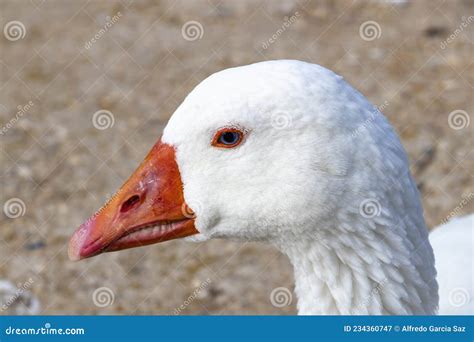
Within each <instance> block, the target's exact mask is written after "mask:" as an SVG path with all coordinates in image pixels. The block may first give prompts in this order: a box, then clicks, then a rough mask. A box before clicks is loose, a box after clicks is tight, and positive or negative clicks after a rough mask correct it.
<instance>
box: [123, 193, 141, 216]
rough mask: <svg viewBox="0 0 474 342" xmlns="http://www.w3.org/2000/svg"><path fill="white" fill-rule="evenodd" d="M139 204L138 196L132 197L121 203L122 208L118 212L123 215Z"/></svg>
mask: <svg viewBox="0 0 474 342" xmlns="http://www.w3.org/2000/svg"><path fill="white" fill-rule="evenodd" d="M139 202H140V196H138V195H133V196H132V197H130V198H129V199H128V200H126V201H125V202H123V203H122V207H121V208H120V212H121V213H125V212H127V211H129V210H130V209H132V208H134V207H136V206H137V204H138V203H139Z"/></svg>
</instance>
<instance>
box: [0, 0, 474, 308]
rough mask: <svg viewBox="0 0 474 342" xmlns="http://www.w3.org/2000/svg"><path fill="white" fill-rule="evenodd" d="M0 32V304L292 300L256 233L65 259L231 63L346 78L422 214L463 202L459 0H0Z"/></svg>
mask: <svg viewBox="0 0 474 342" xmlns="http://www.w3.org/2000/svg"><path fill="white" fill-rule="evenodd" d="M0 29H2V31H3V32H0V64H1V73H0V81H1V82H0V89H1V90H0V144H1V146H0V180H1V186H0V205H1V208H0V225H1V228H0V314H28V313H35V314H295V313H296V310H295V302H296V298H294V296H293V295H292V291H293V276H292V269H291V267H290V264H289V262H288V260H287V259H286V257H284V256H283V255H281V254H279V252H278V251H276V250H275V249H273V248H270V247H268V246H265V245H260V244H254V243H246V244H241V243H232V242H228V241H219V240H216V241H210V242H205V243H199V244H193V243H186V242H183V241H171V242H167V243H165V244H162V245H154V246H148V247H145V248H138V249H132V250H127V251H122V252H120V253H109V254H105V255H102V256H100V257H97V258H92V259H88V260H84V261H82V262H79V263H73V262H70V261H69V260H68V258H67V242H68V239H69V237H70V236H71V234H72V232H73V231H74V229H75V228H76V227H77V226H78V225H79V224H80V223H82V222H83V221H84V220H85V219H87V218H88V217H89V216H90V215H91V214H93V213H94V212H95V211H96V210H97V209H98V208H99V207H100V206H101V205H102V204H104V203H105V202H106V200H107V199H108V198H109V197H110V196H111V195H112V194H113V193H114V192H115V191H116V190H117V189H118V187H119V186H120V185H121V184H122V182H123V181H124V180H125V179H126V178H127V177H128V175H130V174H131V172H132V171H133V170H134V169H135V167H136V166H137V165H138V163H139V162H140V161H141V160H142V159H143V157H144V156H145V154H146V153H147V152H148V150H149V149H150V148H151V146H152V145H153V144H154V143H155V141H156V140H157V139H158V137H159V136H160V134H161V131H162V129H163V127H164V125H165V124H166V122H167V120H168V118H169V117H170V116H171V114H172V113H173V111H174V110H175V109H176V107H177V106H178V105H179V104H180V102H181V101H182V100H183V99H184V97H185V96H186V94H187V93H188V92H189V91H191V90H192V89H193V87H194V86H196V85H197V84H198V83H199V82H200V81H202V80H203V79H204V78H206V77H207V76H208V75H210V74H212V73H214V72H216V71H219V70H221V69H224V68H228V67H232V66H238V65H243V64H249V63H253V62H257V61H263V60H269V59H283V58H284V59H300V60H305V61H310V62H313V63H317V64H321V65H323V66H325V67H327V68H330V69H332V70H334V71H335V72H336V73H338V74H341V75H343V76H344V77H345V78H346V80H347V81H348V82H350V83H351V84H352V85H353V86H355V87H356V88H357V89H359V90H360V91H361V92H362V93H363V94H365V95H366V96H367V97H368V98H369V100H370V101H371V102H372V103H374V104H375V105H377V106H379V108H381V109H382V111H383V112H384V113H385V115H386V116H387V117H388V119H389V120H390V122H391V123H392V124H393V125H394V127H395V129H396V130H397V132H398V134H399V135H400V136H401V139H402V142H403V144H404V146H405V148H406V149H407V151H408V154H409V156H410V160H411V163H412V172H413V174H414V176H415V178H416V181H417V183H418V186H419V188H420V191H421V194H422V197H423V205H424V209H425V217H426V221H427V224H428V226H429V227H434V226H436V225H438V224H440V223H442V222H444V221H445V220H447V219H448V218H450V217H453V216H457V215H463V214H467V213H470V212H473V211H474V200H473V199H474V182H473V171H474V165H473V164H474V161H473V160H474V158H473V148H472V146H473V142H474V141H473V133H474V132H473V126H474V123H471V122H470V121H471V119H473V118H472V113H473V103H474V102H473V86H474V64H473V44H472V42H473V38H474V36H473V32H474V2H472V1H470V0H464V1H463V0H459V1H456V0H450V1H446V0H445V1H442V0H420V1H403V0H398V1H375V0H374V1H332V0H327V1H304V0H303V1H290V0H287V1H230V0H229V1H217V0H216V1H214V0H199V1H145V0H143V1H139V0H138V1H129V0H124V1H105V0H104V1H82V0H81V1H73V0H69V1H58V0H55V1H45V0H31V1H29V0H1V1H0ZM279 288H284V291H283V292H284V295H285V298H284V300H283V301H281V300H280V301H275V300H274V299H275V298H274V297H273V296H272V293H274V291H276V290H275V289H279Z"/></svg>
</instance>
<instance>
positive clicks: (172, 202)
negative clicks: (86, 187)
mask: <svg viewBox="0 0 474 342" xmlns="http://www.w3.org/2000/svg"><path fill="white" fill-rule="evenodd" d="M472 221H473V216H471V217H469V218H465V219H464V220H463V221H459V223H462V224H460V225H459V227H455V229H454V228H453V229H452V228H451V227H446V228H443V229H440V231H439V233H438V232H436V233H435V234H433V241H432V242H433V243H434V245H435V246H436V248H437V249H438V251H437V253H436V254H437V255H436V257H437V259H438V260H437V263H438V269H439V270H440V274H439V278H438V281H439V283H440V284H441V290H442V291H441V301H440V304H441V307H440V312H441V313H471V314H472V313H474V304H473V301H472V298H473V297H474V295H473V279H472V273H473V272H472V260H473V258H472V249H473V241H472V239H473V224H472ZM185 236H187V237H188V239H190V240H198V241H203V240H207V239H211V238H230V239H237V240H239V239H242V240H246V241H247V240H255V241H265V242H268V243H270V244H272V245H274V246H276V247H277V248H278V249H280V250H281V251H282V252H283V253H285V254H286V255H288V257H289V258H290V260H291V263H292V264H293V266H294V273H295V282H296V285H295V292H296V294H297V297H298V311H299V313H300V314H397V315H398V314H435V313H436V312H437V310H438V283H437V280H436V270H435V259H434V256H433V251H432V248H431V245H430V243H429V241H428V230H427V228H426V226H425V221H424V219H423V214H422V207H421V204H420V199H419V194H418V190H417V188H416V186H415V183H414V182H413V179H412V177H411V175H410V172H409V167H408V160H407V156H406V154H405V151H404V149H403V147H402V145H401V143H400V141H399V139H398V137H397V135H396V134H395V133H394V131H393V129H392V127H391V126H390V124H389V123H388V122H387V120H386V119H385V118H384V116H383V115H382V114H381V113H380V112H379V111H378V110H377V109H376V108H375V107H374V106H372V105H371V104H370V103H369V102H368V100H367V99H366V98H365V97H364V96H363V95H361V94H360V93H359V92H357V91H356V90H355V89H354V88H352V87H351V86H350V85H349V84H348V83H346V82H345V81H344V80H343V78H342V77H340V76H338V75H336V74H334V73H333V72H331V71H329V70H327V69H325V68H323V67H320V66H318V65H314V64H309V63H305V62H299V61H290V60H281V61H269V62H262V63H257V64H252V65H248V66H243V67H238V68H232V69H227V70H224V71H221V72H218V73H216V74H214V75H212V76H210V77H209V78H207V79H206V80H204V81H203V82H202V83H201V84H199V85H198V86H197V87H196V88H195V89H194V90H193V91H192V92H191V93H190V94H189V95H188V96H187V98H186V99H185V100H184V102H183V103H182V104H181V105H180V107H179V108H178V109H177V110H176V112H175V113H174V114H173V116H172V117H171V119H170V121H169V123H168V125H167V126H166V128H165V130H164V133H163V136H162V137H161V139H159V141H158V142H157V143H156V145H155V146H154V147H153V149H152V150H151V151H150V153H149V154H148V156H147V157H146V159H145V161H144V162H143V163H142V164H141V165H140V166H139V167H138V169H137V170H136V171H135V173H134V174H133V175H132V176H131V177H130V179H129V180H128V181H127V182H126V183H125V184H124V185H123V186H122V188H121V189H120V190H119V191H118V193H117V194H116V195H115V196H114V197H113V198H112V200H111V201H110V202H109V203H107V204H106V205H105V206H104V207H103V208H102V209H101V210H99V211H98V212H97V213H96V214H95V215H93V216H92V217H91V218H90V219H89V220H87V221H86V222H85V223H84V224H83V225H81V227H79V229H78V230H77V231H76V233H75V234H74V236H73V238H72V239H71V242H70V246H69V255H70V258H71V259H73V260H78V259H82V258H86V257H90V256H94V255H97V254H99V253H102V252H108V251H115V250H120V249H125V248H131V247H136V246H142V245H147V244H152V243H156V242H161V241H166V240H170V239H174V238H180V237H185ZM443 240H444V241H443ZM454 251H455V252H456V253H457V254H456V255H457V256H456V258H453V254H454V253H453V252H454ZM457 262H459V263H462V264H463V265H464V267H465V268H464V269H461V270H459V267H458V266H456V264H454V263H457ZM448 266H450V268H451V269H449V268H448ZM455 269H456V270H457V271H459V272H460V273H463V274H459V273H456V272H454V270H455ZM453 286H454V287H453ZM454 288H460V289H463V290H464V292H463V294H465V295H467V296H468V297H467V299H466V300H465V303H462V304H463V305H462V306H456V305H457V304H459V302H455V303H454V305H453V300H450V298H449V296H450V295H452V291H453V289H454ZM469 298H470V299H469Z"/></svg>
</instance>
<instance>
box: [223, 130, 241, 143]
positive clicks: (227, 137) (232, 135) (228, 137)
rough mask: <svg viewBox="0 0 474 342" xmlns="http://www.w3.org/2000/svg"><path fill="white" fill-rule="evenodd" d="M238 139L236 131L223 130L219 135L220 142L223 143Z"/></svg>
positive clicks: (234, 141)
mask: <svg viewBox="0 0 474 342" xmlns="http://www.w3.org/2000/svg"><path fill="white" fill-rule="evenodd" d="M238 140H239V133H237V132H225V133H222V135H221V137H220V141H221V143H223V144H225V145H232V144H235V143H236V142H237V141H238Z"/></svg>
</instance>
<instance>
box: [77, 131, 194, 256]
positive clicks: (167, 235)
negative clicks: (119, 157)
mask: <svg viewBox="0 0 474 342" xmlns="http://www.w3.org/2000/svg"><path fill="white" fill-rule="evenodd" d="M197 233H199V232H198V231H197V230H196V228H195V227H194V215H193V213H192V211H191V210H190V209H189V208H188V207H187V205H186V203H185V201H184V196H183V184H182V182H181V176H180V173H179V169H178V165H177V164H176V158H175V150H174V148H173V147H172V146H170V145H167V144H164V143H162V142H161V139H160V140H159V141H158V142H157V143H156V144H155V146H153V148H152V150H151V151H150V152H149V153H148V155H147V157H146V158H145V160H144V161H143V162H142V164H141V165H140V166H139V167H138V169H137V170H136V171H135V172H134V173H133V174H132V176H131V177H130V178H129V179H128V180H127V181H126V182H125V184H124V185H123V186H122V187H121V188H120V190H119V191H118V192H117V193H116V194H115V195H114V196H113V197H112V199H111V200H110V201H109V202H108V203H106V204H105V205H104V206H103V207H102V208H101V209H100V210H99V211H98V212H97V213H96V214H94V215H93V216H92V217H91V218H89V219H88V220H87V221H86V222H85V223H83V224H82V225H81V226H80V227H79V228H78V229H77V230H76V232H75V233H74V235H73V236H72V238H71V241H70V242H69V251H68V252H69V258H70V259H71V260H80V259H84V258H88V257H92V256H94V255H98V254H101V253H104V252H112V251H118V250H121V249H126V248H133V247H139V246H145V245H150V244H153V243H157V242H163V241H167V240H172V239H177V238H182V237H185V236H189V235H193V234H197Z"/></svg>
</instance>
